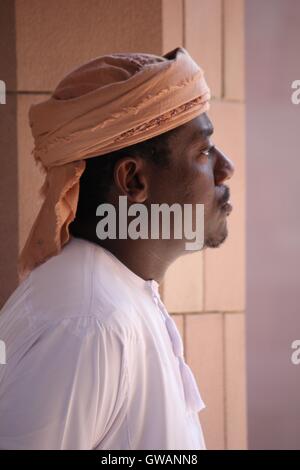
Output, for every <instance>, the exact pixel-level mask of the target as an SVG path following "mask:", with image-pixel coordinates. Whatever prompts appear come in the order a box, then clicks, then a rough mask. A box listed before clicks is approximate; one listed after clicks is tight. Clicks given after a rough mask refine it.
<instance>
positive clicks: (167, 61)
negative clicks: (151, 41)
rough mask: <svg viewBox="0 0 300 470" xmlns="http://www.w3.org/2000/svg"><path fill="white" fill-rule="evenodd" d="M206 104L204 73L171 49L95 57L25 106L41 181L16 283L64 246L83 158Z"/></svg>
mask: <svg viewBox="0 0 300 470" xmlns="http://www.w3.org/2000/svg"><path fill="white" fill-rule="evenodd" d="M209 99H210V90H209V88H208V86H207V84H206V81H205V78H204V74H203V70H202V69H201V68H200V67H199V66H198V64H196V62H195V61H194V60H193V59H192V57H191V56H190V55H189V53H188V52H187V50H186V49H184V48H183V47H177V48H175V49H173V50H172V51H170V52H168V53H167V54H165V55H163V56H158V55H154V54H144V53H114V54H109V55H104V56H100V57H97V58H95V59H93V60H91V61H89V62H87V63H85V64H83V65H81V66H80V67H79V68H77V69H75V70H73V71H71V72H70V73H69V74H68V75H66V76H65V77H64V78H63V79H62V80H61V82H60V83H59V84H58V86H57V87H56V89H55V90H54V92H53V93H52V95H51V96H50V98H49V99H47V100H46V101H43V102H41V103H38V104H36V105H32V106H31V107H30V110H29V122H30V127H31V130H32V135H33V137H34V144H35V145H34V149H33V151H32V153H33V155H34V158H35V160H36V162H37V163H38V164H40V165H41V167H42V169H43V170H44V171H45V174H46V178H45V182H44V184H43V186H42V188H41V194H42V195H43V196H44V202H43V204H42V207H41V209H40V212H39V214H38V216H37V218H36V220H35V222H34V224H33V227H32V229H31V231H30V233H29V237H28V239H27V241H26V244H25V246H24V248H23V251H22V253H21V255H20V258H19V275H20V278H21V279H22V278H24V277H25V276H26V275H27V274H28V273H29V272H30V271H31V270H32V269H33V268H34V267H36V266H38V265H39V264H41V263H43V262H44V261H46V260H47V259H49V258H50V257H51V256H54V255H56V254H58V253H59V251H60V250H61V248H62V247H63V246H64V245H65V244H66V243H67V242H68V240H69V237H70V235H69V229H68V227H69V224H70V223H71V222H72V220H73V219H74V218H75V215H76V208H77V203H78V196H79V182H80V176H81V175H82V173H83V171H84V169H85V161H84V159H86V158H92V157H96V156H100V155H104V154H107V153H109V152H112V151H115V150H118V149H121V148H124V147H127V146H129V145H133V144H136V143H138V142H141V141H144V140H147V139H150V138H152V137H154V136H157V135H159V134H162V133H164V132H167V131H169V130H171V129H174V128H176V127H178V126H180V125H182V124H184V123H186V122H188V121H190V120H192V119H194V118H195V117H196V116H198V115H199V114H201V113H204V112H205V111H207V110H208V109H209ZM99 177H101V175H99Z"/></svg>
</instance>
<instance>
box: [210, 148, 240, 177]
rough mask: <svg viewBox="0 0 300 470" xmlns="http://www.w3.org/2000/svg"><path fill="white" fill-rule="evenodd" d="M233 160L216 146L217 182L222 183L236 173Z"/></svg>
mask: <svg viewBox="0 0 300 470" xmlns="http://www.w3.org/2000/svg"><path fill="white" fill-rule="evenodd" d="M234 171H235V168H234V164H233V162H232V161H231V160H230V159H229V158H228V157H227V156H226V155H225V154H224V153H223V152H222V151H221V150H219V149H218V148H216V163H215V166H214V176H215V184H216V185H218V184H222V183H224V181H226V180H228V179H230V178H231V177H232V176H233V174H234Z"/></svg>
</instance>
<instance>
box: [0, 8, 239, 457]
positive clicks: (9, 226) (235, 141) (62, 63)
mask: <svg viewBox="0 0 300 470" xmlns="http://www.w3.org/2000/svg"><path fill="white" fill-rule="evenodd" d="M243 4H244V2H243V0H185V1H184V0H151V1H150V0H64V2H61V1H60V0H52V1H51V2H48V1H47V0H31V1H26V0H15V2H13V1H12V0H1V11H2V12H3V13H4V14H3V16H2V18H3V17H5V15H6V16H7V18H9V21H10V27H9V28H7V30H6V31H4V28H2V29H1V33H0V34H1V36H2V35H4V34H5V37H6V38H8V37H9V36H10V41H9V40H8V39H6V40H3V41H2V38H1V41H0V52H1V54H3V55H1V57H5V58H6V59H5V60H6V61H7V62H10V66H9V67H6V68H5V70H4V69H3V68H1V69H0V78H1V79H4V80H5V81H6V83H7V88H8V90H9V93H8V100H7V105H6V108H5V113H6V114H5V116H6V124H5V125H4V124H3V120H2V123H1V124H0V133H1V135H3V136H5V139H4V141H3V142H4V147H3V148H4V150H5V152H4V153H2V151H1V153H2V155H3V156H1V158H3V160H4V176H3V175H2V176H1V178H2V181H3V182H4V186H3V187H2V189H0V196H1V206H0V208H1V216H2V220H5V221H6V223H5V227H6V228H5V231H3V232H2V233H1V243H0V247H1V248H0V250H1V259H2V262H1V271H0V275H1V286H0V289H1V291H0V296H1V303H3V302H4V300H5V299H6V298H7V297H8V295H9V293H10V292H11V291H12V290H13V289H14V287H15V285H16V282H17V278H16V256H17V252H18V250H19V249H20V248H21V247H22V246H23V244H24V241H25V238H26V235H27V233H28V230H29V228H30V226H31V224H32V221H33V219H34V216H35V214H36V212H37V210H38V207H39V204H40V201H39V199H38V197H37V194H38V189H39V188H40V186H41V183H42V178H41V175H40V174H39V172H38V170H37V169H36V168H35V167H34V165H33V160H32V155H31V154H30V152H31V149H32V145H33V142H32V138H31V134H30V129H29V126H28V121H27V113H28V109H29V106H30V105H31V104H32V103H35V102H37V101H39V100H42V99H44V98H45V97H46V96H47V95H49V93H50V92H51V90H52V89H53V88H54V86H55V85H56V83H57V82H58V80H59V79H60V78H61V77H62V76H63V75H64V74H65V73H66V72H67V71H69V70H70V69H72V68H74V67H76V66H77V65H79V64H80V63H82V62H84V61H87V60H89V59H91V58H92V57H95V56H97V55H101V54H104V53H108V52H114V51H121V50H123V51H143V52H149V53H155V54H162V53H165V52H167V51H168V50H170V49H172V48H174V47H176V46H178V45H182V46H184V47H186V48H187V50H188V51H189V52H190V53H191V55H192V56H193V57H194V58H195V60H196V61H198V63H199V64H200V65H201V66H202V67H203V68H204V70H205V72H206V77H207V80H208V82H209V85H210V87H211V89H212V93H213V101H212V107H211V112H210V116H211V118H212V120H213V122H214V124H215V129H216V131H215V139H214V140H215V143H216V144H217V145H219V146H220V147H222V149H223V150H224V151H225V152H227V153H228V155H229V156H230V157H231V158H232V159H233V161H234V163H235V167H236V175H235V177H234V180H232V184H230V186H231V190H232V200H233V204H234V207H235V210H234V212H233V213H232V214H231V216H230V218H229V229H230V238H229V239H228V241H227V242H226V244H225V245H224V246H223V247H222V248H219V249H217V250H211V251H207V252H205V253H196V254H192V255H187V256H186V257H184V258H181V259H179V260H178V261H177V262H176V263H175V264H174V265H173V266H172V267H171V268H170V269H169V271H168V273H167V276H166V279H165V281H164V283H163V285H162V295H163V298H164V301H165V303H166V305H167V307H168V309H169V311H170V312H171V313H172V315H173V317H174V319H175V320H176V322H177V325H178V327H179V329H180V331H181V334H182V337H183V339H184V345H185V353H186V359H187V362H188V363H189V364H190V365H191V367H192V369H193V371H194V373H195V376H196V379H197V382H198V384H199V387H200V390H201V392H202V396H203V399H204V401H205V403H206V405H207V408H206V410H204V411H202V412H201V413H200V419H201V422H202V424H203V428H204V432H205V436H206V442H207V446H208V448H210V449H225V448H226V449H232V448H240V449H243V448H245V447H246V418H245V367H244V309H245V300H244V272H245V266H244V248H245V247H244V235H245V230H244V158H245V152H244V86H243V72H244V64H243V60H244V54H243V47H244V46H243V33H244V26H243V24H244V23H243V16H244V12H243ZM87 5H88V8H87ZM11 50H13V51H14V54H13V55H12V54H9V51H11ZM12 57H15V63H13V59H12ZM2 65H3V62H2ZM0 110H1V112H3V107H2V108H0ZM1 138H2V137H1ZM3 142H1V144H2V145H3ZM8 266H9V268H8ZM7 272H9V276H7Z"/></svg>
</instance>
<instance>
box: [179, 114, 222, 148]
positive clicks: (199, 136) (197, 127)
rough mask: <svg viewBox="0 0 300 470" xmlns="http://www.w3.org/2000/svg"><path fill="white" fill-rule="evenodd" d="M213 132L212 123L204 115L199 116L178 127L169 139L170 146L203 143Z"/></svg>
mask: <svg viewBox="0 0 300 470" xmlns="http://www.w3.org/2000/svg"><path fill="white" fill-rule="evenodd" d="M213 131H214V128H213V125H212V122H211V121H210V119H209V117H208V116H207V114H206V113H203V114H200V115H199V116H197V117H196V118H194V119H192V120H191V121H189V122H187V123H186V124H183V125H182V126H180V127H178V128H177V130H176V133H175V134H174V138H173V139H171V141H170V144H171V145H174V146H175V145H176V146H181V145H182V146H184V147H185V148H186V147H187V146H192V145H194V144H195V143H197V142H199V143H201V142H203V141H205V139H207V138H208V137H209V136H210V135H211V134H212V133H213Z"/></svg>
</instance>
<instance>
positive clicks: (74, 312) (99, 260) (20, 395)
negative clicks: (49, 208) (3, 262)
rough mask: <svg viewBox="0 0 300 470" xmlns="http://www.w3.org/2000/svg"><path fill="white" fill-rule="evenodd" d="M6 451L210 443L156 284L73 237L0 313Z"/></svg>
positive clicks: (0, 440)
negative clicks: (206, 440)
mask: <svg viewBox="0 0 300 470" xmlns="http://www.w3.org/2000/svg"><path fill="white" fill-rule="evenodd" d="M0 339H1V340H2V341H4V342H5V345H6V364H5V365H1V364H0V449H109V450H114V449H118V450H131V449H134V450H138V449H144V450H147V449H151V450H158V449H160V450H165V449H166V450H167V449H174V450H181V449H182V450H186V449H205V443H204V439H203V434H202V429H201V425H200V421H199V416H198V411H199V410H201V409H202V408H204V406H205V405H204V403H203V402H202V400H201V396H200V393H199V390H198V387H197V384H196V381H195V379H194V376H193V374H192V372H191V370H190V368H189V367H188V366H187V364H186V363H185V361H184V358H183V348H182V341H181V338H180V335H179V333H178V330H177V328H176V324H175V322H174V320H173V319H172V317H171V316H170V315H169V314H168V312H167V310H166V308H165V306H164V304H163V303H162V301H161V298H160V295H159V291H158V283H157V282H156V281H154V280H149V281H145V280H143V279H142V278H141V277H139V276H137V275H136V274H135V273H133V272H132V271H131V270H130V269H128V268H127V267H126V266H125V265H124V264H123V263H122V262H121V261H119V260H118V259H117V258H116V257H115V256H114V255H113V254H112V253H111V252H109V251H108V250H106V249H104V248H102V247H100V246H98V245H96V244H94V243H91V242H88V241H85V240H81V239H75V238H73V239H71V241H70V242H69V243H68V244H67V245H66V246H65V247H64V248H63V250H62V251H61V253H60V254H59V255H57V256H54V257H52V258H51V259H50V260H48V261H47V262H46V263H44V264H43V265H41V266H39V267H38V268H36V269H35V270H34V271H33V272H32V273H31V274H30V276H29V277H28V278H27V279H26V280H25V281H23V283H22V284H21V285H20V286H19V287H18V288H17V289H16V291H15V292H14V293H13V294H12V296H11V297H10V298H9V299H8V301H7V302H6V304H5V306H4V307H3V309H2V311H1V315H0Z"/></svg>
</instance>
